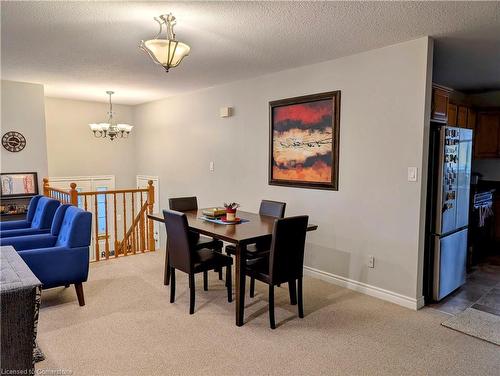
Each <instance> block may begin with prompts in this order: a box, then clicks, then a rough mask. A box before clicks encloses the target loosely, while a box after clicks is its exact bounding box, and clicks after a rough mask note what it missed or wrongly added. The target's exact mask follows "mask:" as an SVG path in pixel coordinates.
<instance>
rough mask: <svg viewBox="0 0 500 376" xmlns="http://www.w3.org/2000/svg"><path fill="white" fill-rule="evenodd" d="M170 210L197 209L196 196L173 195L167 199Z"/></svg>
mask: <svg viewBox="0 0 500 376" xmlns="http://www.w3.org/2000/svg"><path fill="white" fill-rule="evenodd" d="M168 206H169V208H170V210H175V211H179V212H185V211H190V210H198V200H197V199H196V196H192V197H174V198H169V199H168Z"/></svg>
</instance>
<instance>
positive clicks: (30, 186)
mask: <svg viewBox="0 0 500 376" xmlns="http://www.w3.org/2000/svg"><path fill="white" fill-rule="evenodd" d="M0 179H1V184H2V196H1V197H2V198H9V197H30V196H35V195H37V194H38V178H37V173H36V172H12V173H3V172H2V174H1V175H0Z"/></svg>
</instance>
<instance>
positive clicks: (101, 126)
mask: <svg viewBox="0 0 500 376" xmlns="http://www.w3.org/2000/svg"><path fill="white" fill-rule="evenodd" d="M114 93H115V92H114V91H107V92H106V94H108V95H109V112H108V116H109V117H108V122H107V123H92V124H89V127H90V129H91V130H92V132H94V136H95V137H97V138H109V139H110V140H111V141H113V140H114V139H115V138H127V137H128V136H129V134H130V132H131V131H132V128H133V126H132V125H128V124H115V123H114V122H113V114H114V112H113V103H111V96H112V95H113V94H114Z"/></svg>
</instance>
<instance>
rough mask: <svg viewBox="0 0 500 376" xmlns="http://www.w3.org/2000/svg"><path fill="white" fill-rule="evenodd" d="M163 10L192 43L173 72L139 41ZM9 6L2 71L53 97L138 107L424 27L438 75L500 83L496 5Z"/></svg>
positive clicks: (445, 79) (457, 81)
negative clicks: (109, 96) (433, 40)
mask: <svg viewBox="0 0 500 376" xmlns="http://www.w3.org/2000/svg"><path fill="white" fill-rule="evenodd" d="M167 12H173V13H174V15H175V16H176V17H177V20H178V24H177V26H176V33H177V39H179V40H181V41H183V42H185V43H188V44H189V45H190V46H191V55H190V56H189V57H187V58H186V59H185V60H184V61H183V62H182V64H181V65H180V66H179V67H178V68H175V69H172V70H171V71H170V73H168V74H166V73H164V72H163V70H162V68H161V67H159V66H157V65H155V64H153V62H152V61H151V60H150V59H149V58H148V57H146V56H145V55H144V54H143V53H142V52H141V51H140V50H139V49H138V48H137V46H138V43H139V41H140V40H141V39H148V38H151V37H152V36H153V35H154V34H155V33H156V31H157V27H156V23H155V22H154V21H153V20H152V18H153V17H154V16H158V15H160V14H163V13H167ZM1 13H2V14H1V31H2V48H1V52H2V55H1V63H2V67H1V69H2V78H4V79H9V80H16V81H27V82H38V83H42V84H44V85H45V88H46V93H47V95H49V96H58V97H67V98H77V99H87V100H98V101H106V95H105V93H104V92H105V90H109V89H112V90H115V91H116V92H117V94H116V97H115V101H116V102H117V103H123V104H137V103H143V102H147V101H151V100H154V99H159V98H163V97H166V96H169V95H174V94H177V93H181V92H187V91H193V90H196V89H200V88H204V87H209V86H213V85H217V84H221V83H224V82H230V81H235V80H240V79H244V78H249V77H254V76H258V75H262V74H266V73H270V72H274V71H279V70H283V69H287V68H292V67H296V66H301V65H307V64H312V63H315V62H320V61H325V60H330V59H334V58H338V57H341V56H346V55H350V54H353V53H357V52H361V51H365V50H369V49H374V48H378V47H382V46H386V45H390V44H395V43H398V42H403V41H406V40H410V39H415V38H418V37H421V36H425V35H431V36H434V37H437V38H438V42H437V47H438V51H437V53H436V63H435V72H436V75H435V77H436V78H437V79H438V81H442V82H441V83H443V84H447V85H450V86H453V87H455V88H465V89H467V88H468V89H471V88H474V86H477V85H481V86H492V85H497V86H498V85H500V71H499V66H500V64H499V59H498V53H499V51H500V50H499V40H500V27H499V19H500V16H499V13H500V3H499V2H461V3H455V2H370V3H366V2H238V3H234V2H168V3H167V2H142V3H141V2H56V1H53V2H27V1H26V2H4V1H2V3H1ZM495 54H496V60H494V59H495ZM457 60H460V62H459V61H457ZM471 67H472V68H474V69H476V68H477V71H475V70H472V71H471Z"/></svg>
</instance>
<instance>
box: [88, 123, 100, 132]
mask: <svg viewBox="0 0 500 376" xmlns="http://www.w3.org/2000/svg"><path fill="white" fill-rule="evenodd" d="M89 127H90V129H91V130H92V132H97V131H100V130H101V126H100V125H99V124H89Z"/></svg>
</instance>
